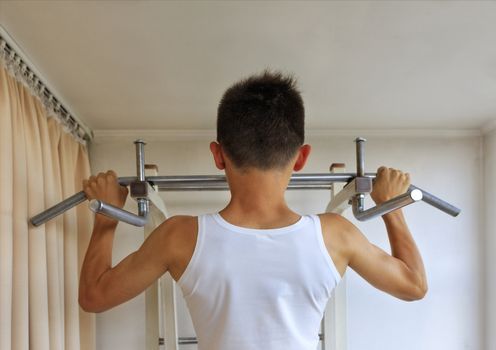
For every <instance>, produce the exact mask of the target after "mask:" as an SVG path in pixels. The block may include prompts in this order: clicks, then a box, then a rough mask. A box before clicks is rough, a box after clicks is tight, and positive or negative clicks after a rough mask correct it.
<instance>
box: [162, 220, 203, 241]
mask: <svg viewBox="0 0 496 350" xmlns="http://www.w3.org/2000/svg"><path fill="white" fill-rule="evenodd" d="M197 228H198V217H197V216H190V215H174V216H171V217H169V218H167V219H166V220H165V221H164V222H163V223H162V224H160V226H159V227H158V231H159V232H160V233H161V234H163V235H164V236H166V237H169V238H174V237H180V236H181V235H188V234H191V233H195V232H196V231H197Z"/></svg>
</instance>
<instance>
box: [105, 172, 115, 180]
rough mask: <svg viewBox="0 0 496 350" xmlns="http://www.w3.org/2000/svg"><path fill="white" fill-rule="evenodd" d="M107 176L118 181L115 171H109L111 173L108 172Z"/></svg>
mask: <svg viewBox="0 0 496 350" xmlns="http://www.w3.org/2000/svg"><path fill="white" fill-rule="evenodd" d="M106 175H107V177H108V178H114V179H116V178H117V174H116V173H115V171H113V170H109V171H107V172H106Z"/></svg>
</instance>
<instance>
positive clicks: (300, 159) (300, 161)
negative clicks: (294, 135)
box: [293, 145, 312, 171]
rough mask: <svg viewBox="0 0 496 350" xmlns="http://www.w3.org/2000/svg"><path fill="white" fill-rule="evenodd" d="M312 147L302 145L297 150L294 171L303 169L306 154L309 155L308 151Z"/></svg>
mask: <svg viewBox="0 0 496 350" xmlns="http://www.w3.org/2000/svg"><path fill="white" fill-rule="evenodd" d="M311 150H312V147H311V146H310V145H303V146H301V147H300V149H299V150H298V156H297V157H296V162H295V164H294V166H293V170H294V171H300V170H301V169H303V167H304V166H305V164H306V163H307V159H308V156H309V155H310V151H311Z"/></svg>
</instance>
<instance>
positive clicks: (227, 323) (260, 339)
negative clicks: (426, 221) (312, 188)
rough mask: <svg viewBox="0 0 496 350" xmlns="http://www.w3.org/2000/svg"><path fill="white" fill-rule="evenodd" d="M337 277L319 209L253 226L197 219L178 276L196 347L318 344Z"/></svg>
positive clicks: (237, 349) (288, 349)
mask: <svg viewBox="0 0 496 350" xmlns="http://www.w3.org/2000/svg"><path fill="white" fill-rule="evenodd" d="M340 278H341V276H340V275H339V273H338V271H337V270H336V267H335V265H334V263H333V262H332V260H331V257H330V256H329V254H328V252H327V249H326V247H325V245H324V240H323V237H322V230H321V226H320V220H319V217H318V216H317V215H311V216H302V217H301V219H300V220H299V221H298V222H296V223H295V224H293V225H290V226H286V227H282V228H276V229H250V228H243V227H239V226H235V225H232V224H230V223H228V222H227V221H225V220H224V219H223V218H222V216H220V215H219V214H218V213H216V214H207V215H202V216H200V217H198V238H197V241H196V247H195V250H194V252H193V256H192V257H191V260H190V262H189V264H188V266H187V267H186V270H185V271H184V273H183V275H182V276H181V278H180V279H179V281H178V285H179V286H180V287H181V290H182V292H183V296H184V298H185V300H186V303H187V305H188V309H189V312H190V315H191V319H192V321H193V326H194V328H195V332H196V336H197V338H198V349H199V350H315V349H316V348H317V345H318V342H319V336H318V333H319V328H320V322H321V320H322V316H323V312H324V309H325V306H326V304H327V301H328V299H329V298H330V296H331V292H332V291H333V289H334V288H335V287H336V285H337V284H338V282H339V280H340Z"/></svg>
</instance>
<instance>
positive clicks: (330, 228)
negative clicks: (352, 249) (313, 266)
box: [318, 213, 361, 247]
mask: <svg viewBox="0 0 496 350" xmlns="http://www.w3.org/2000/svg"><path fill="white" fill-rule="evenodd" d="M318 216H319V218H320V222H321V226H322V233H323V235H324V237H326V236H327V237H330V239H332V240H333V241H334V244H339V245H341V246H343V247H347V246H349V245H350V244H352V242H353V240H354V238H355V237H356V236H357V235H360V234H361V232H360V230H359V229H358V228H357V227H356V226H355V225H354V224H353V223H352V222H351V221H349V220H348V219H346V218H345V217H343V216H342V215H339V214H335V213H323V214H319V215H318Z"/></svg>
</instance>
